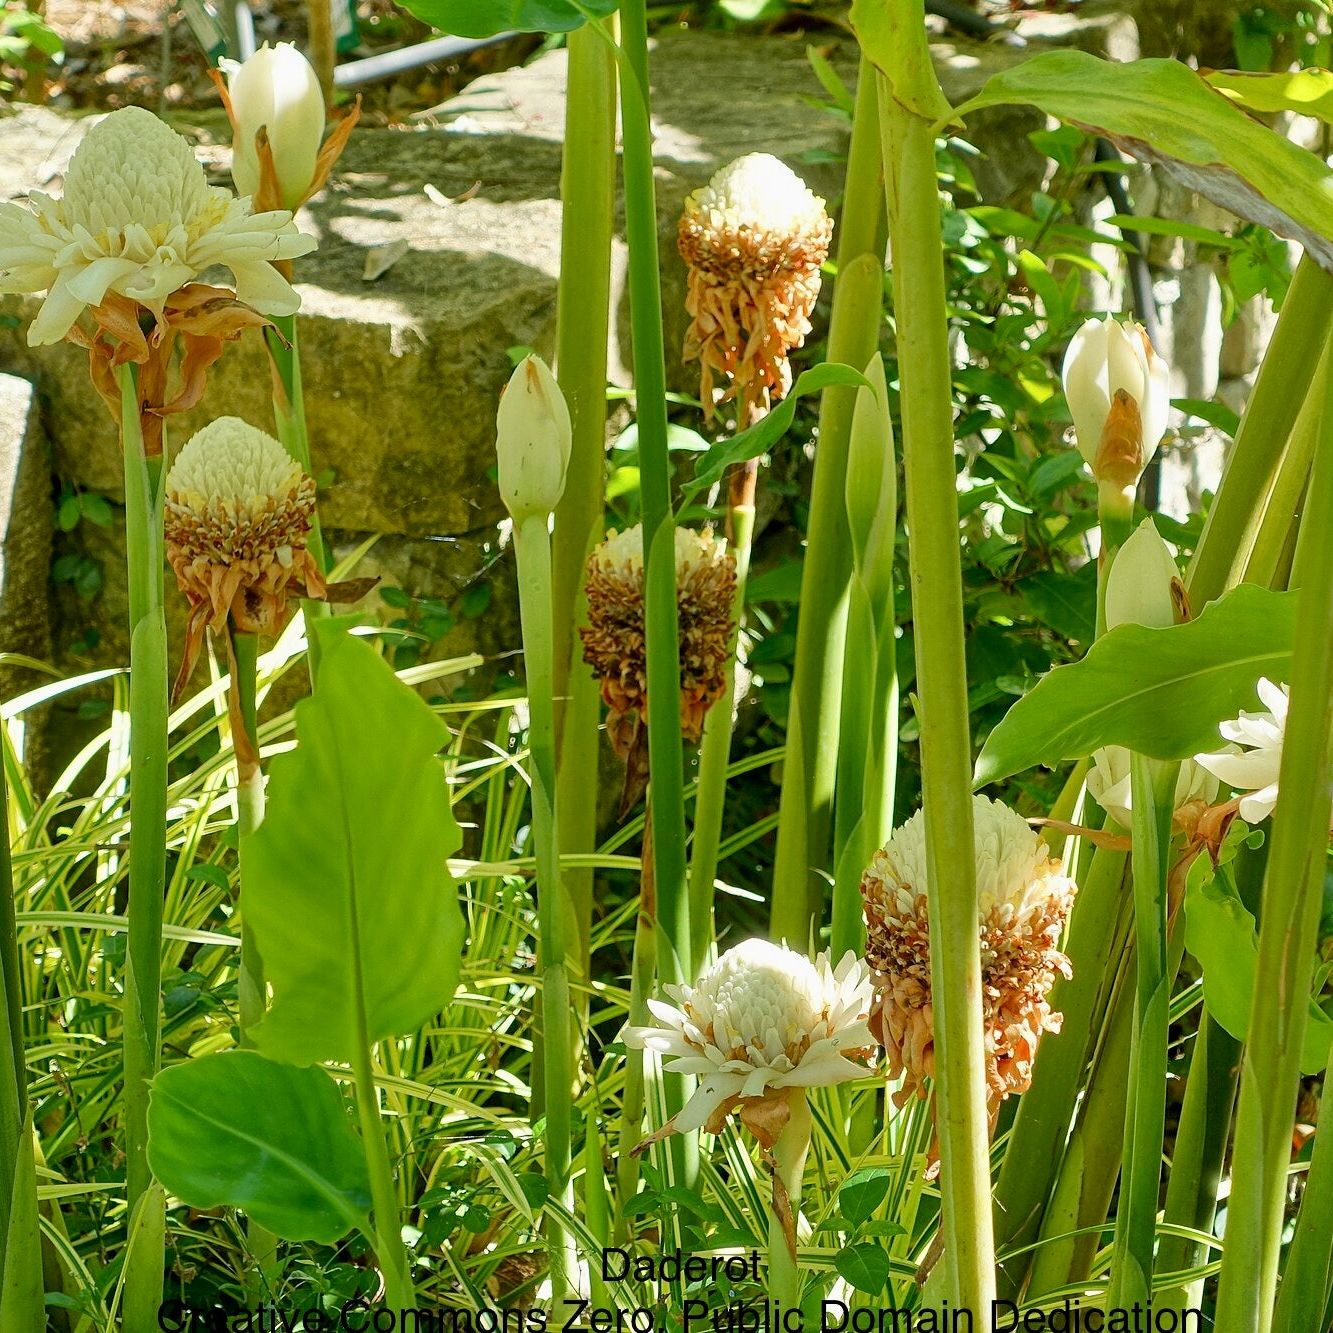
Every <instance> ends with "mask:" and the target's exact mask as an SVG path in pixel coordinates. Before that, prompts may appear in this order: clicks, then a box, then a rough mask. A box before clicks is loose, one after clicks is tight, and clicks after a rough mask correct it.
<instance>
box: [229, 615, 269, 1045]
mask: <svg viewBox="0 0 1333 1333" xmlns="http://www.w3.org/2000/svg"><path fill="white" fill-rule="evenodd" d="M228 633H229V634H230V637H231V664H232V672H233V677H232V683H231V688H232V691H233V699H234V706H233V708H232V714H231V716H232V726H233V728H234V729H237V730H238V731H239V734H237V735H233V737H232V747H233V749H234V750H235V751H236V832H237V835H238V843H239V847H240V863H241V891H242V895H241V949H240V960H239V963H238V965H237V981H236V991H237V1009H238V1012H239V1015H240V1025H241V1044H242V1045H248V1044H249V1032H250V1030H251V1029H252V1028H253V1027H254V1025H255V1024H256V1023H258V1022H259V1020H260V1019H261V1018H263V1016H264V1008H265V986H264V963H263V960H262V959H261V958H260V956H259V949H258V947H257V945H256V944H255V941H254V937H253V936H252V935H251V933H250V929H249V927H248V926H247V924H246V921H245V899H244V890H245V859H246V856H245V853H246V843H247V842H248V841H249V838H250V835H251V834H253V833H254V832H255V830H256V829H257V828H258V827H259V826H260V824H262V823H263V821H264V774H263V772H262V770H261V769H260V765H259V727H258V718H257V715H256V701H255V694H256V679H255V677H256V665H257V662H258V655H259V639H258V637H257V636H256V635H254V634H245V633H241V632H238V631H236V630H234V629H232V628H230V627H229V629H228Z"/></svg>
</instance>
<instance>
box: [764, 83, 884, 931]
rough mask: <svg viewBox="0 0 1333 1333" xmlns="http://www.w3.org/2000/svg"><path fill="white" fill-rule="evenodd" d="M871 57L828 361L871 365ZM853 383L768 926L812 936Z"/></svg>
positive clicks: (800, 685) (829, 763)
mask: <svg viewBox="0 0 1333 1333" xmlns="http://www.w3.org/2000/svg"><path fill="white" fill-rule="evenodd" d="M876 84H877V80H876V78H875V71H874V66H873V65H871V63H870V62H869V60H867V59H865V58H864V57H863V58H862V60H861V64H860V68H859V71H858V74H857V85H856V106H855V111H854V115H853V120H852V139H851V146H850V150H849V153H848V158H847V178H846V186H845V189H844V192H843V205H842V215H841V217H840V218H839V221H838V251H837V259H838V276H837V278H836V280H835V282H834V285H833V309H832V313H831V315H830V319H829V336H828V360H829V361H830V362H840V363H841V364H843V365H849V366H864V365H865V364H866V362H867V361H869V360H870V358H871V356H872V355H873V354H874V351H875V347H876V345H877V343H878V340H879V329H880V324H881V322H882V318H883V301H884V196H883V191H882V188H881V184H880V182H881V178H882V175H883V165H882V157H881V151H880V137H879V112H878V98H877V91H876ZM855 404H856V390H855V389H853V388H851V387H848V386H840V387H837V388H832V389H826V390H825V391H824V395H823V398H822V399H821V400H820V405H819V447H818V449H816V450H815V464H814V476H813V478H812V481H811V489H810V519H809V526H808V530H807V534H806V547H805V562H804V564H803V565H802V568H801V603H800V615H799V616H798V618H797V622H796V659H795V664H794V668H793V674H792V700H791V710H790V721H789V723H788V732H787V753H786V758H785V761H784V763H783V778H782V799H781V807H780V814H779V821H778V843H777V856H776V862H775V865H774V868H773V903H772V909H771V911H772V916H771V924H770V926H769V934H770V935H771V936H772V937H773V938H774V939H784V938H785V939H789V940H791V941H792V942H793V943H794V944H798V945H803V944H804V943H805V942H806V940H807V939H808V938H809V936H810V930H811V925H812V923H813V922H814V920H815V918H816V917H817V916H818V903H819V900H820V895H821V893H822V890H820V889H819V887H818V882H817V880H816V878H815V876H814V874H813V873H812V872H813V870H814V869H816V868H818V867H821V866H823V864H824V861H825V858H826V856H827V855H828V848H829V834H830V830H831V828H832V819H833V791H834V783H835V778H836V765H837V756H838V737H839V730H838V728H839V718H840V713H841V694H842V678H843V649H844V645H845V642H846V626H847V587H848V580H849V578H850V576H851V570H852V553H851V546H850V537H849V535H848V531H847V511H846V506H845V503H844V495H843V493H844V488H845V486H846V479H847V448H848V440H849V438H850V435H851V429H852V411H853V409H854V407H855Z"/></svg>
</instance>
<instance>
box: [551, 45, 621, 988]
mask: <svg viewBox="0 0 1333 1333" xmlns="http://www.w3.org/2000/svg"><path fill="white" fill-rule="evenodd" d="M615 132H616V65H615V53H614V52H613V51H612V50H611V49H610V47H609V46H608V45H607V43H606V42H605V41H603V40H602V38H601V37H600V36H599V34H598V33H596V32H595V31H594V30H593V29H592V28H591V27H588V26H586V25H585V26H584V27H583V28H580V29H578V30H577V31H576V32H572V33H570V34H569V88H568V93H567V96H566V103H565V144H564V160H563V163H562V166H561V175H560V195H561V200H562V212H561V239H560V255H561V260H560V287H559V293H558V296H557V302H556V375H557V378H558V379H559V382H560V389H561V392H562V393H563V394H564V396H565V402H566V403H567V404H568V405H569V415H570V422H571V425H572V427H573V440H572V448H571V452H570V458H569V465H568V467H567V468H566V471H565V490H564V494H563V495H562V496H561V497H560V503H559V504H558V505H557V506H556V511H555V529H554V538H553V541H554V548H553V552H552V581H553V592H552V614H553V620H554V636H555V637H554V644H553V649H552V652H553V657H554V662H553V671H554V689H555V707H556V715H555V724H556V741H557V745H558V747H559V768H558V771H557V775H556V780H557V783H558V792H557V810H558V812H559V819H560V846H561V847H562V848H563V849H564V851H565V854H566V855H569V854H570V853H575V852H591V851H592V850H593V846H594V844H595V842H596V838H597V799H596V791H597V755H598V746H599V736H598V729H597V722H598V717H597V712H598V709H597V701H598V692H597V682H596V681H595V680H594V679H593V677H592V675H591V673H590V672H588V671H586V670H582V669H580V668H579V667H578V666H577V665H576V663H577V662H578V656H579V654H578V638H577V635H576V634H575V630H574V627H575V625H577V624H580V623H582V622H583V620H584V618H585V611H584V607H583V604H582V596H581V589H582V586H583V573H584V565H585V563H586V561H587V558H588V552H589V550H590V549H591V547H592V544H593V543H594V542H595V541H596V540H597V539H598V537H600V535H601V526H602V505H603V491H604V478H605V472H606V342H607V330H608V328H609V325H610V310H611V237H612V232H613V230H614V212H615V184H616V144H615ZM565 889H566V892H567V893H568V894H569V897H570V900H571V902H572V903H573V905H574V916H575V919H576V921H577V923H578V930H579V941H578V951H577V956H576V959H575V960H574V965H575V966H576V967H577V968H578V971H579V974H580V975H581V976H584V977H586V976H587V975H588V967H589V958H588V950H589V940H590V935H591V929H592V891H593V872H592V871H591V870H586V869H567V870H566V871H565Z"/></svg>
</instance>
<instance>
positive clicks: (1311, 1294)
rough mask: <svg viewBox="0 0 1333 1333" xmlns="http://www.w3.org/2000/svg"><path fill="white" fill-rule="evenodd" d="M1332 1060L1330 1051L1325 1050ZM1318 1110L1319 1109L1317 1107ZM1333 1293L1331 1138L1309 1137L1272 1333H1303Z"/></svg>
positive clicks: (1323, 1134) (1332, 1170) (1331, 1135)
mask: <svg viewBox="0 0 1333 1333" xmlns="http://www.w3.org/2000/svg"><path fill="white" fill-rule="evenodd" d="M1330 1062H1333V1052H1330ZM1321 1110H1322V1107H1321ZM1330 1295H1333V1134H1330V1133H1329V1132H1328V1127H1327V1126H1325V1127H1324V1131H1323V1133H1317V1134H1315V1136H1314V1154H1313V1156H1312V1157H1311V1158H1310V1172H1309V1174H1308V1175H1307V1176H1306V1179H1305V1192H1304V1194H1303V1195H1302V1196H1301V1211H1300V1213H1299V1215H1298V1216H1297V1218H1296V1234H1295V1235H1294V1236H1293V1237H1292V1240H1291V1250H1290V1252H1289V1253H1288V1256H1287V1264H1286V1267H1285V1269H1284V1270H1283V1273H1282V1285H1281V1286H1280V1287H1279V1288H1278V1293H1277V1310H1276V1312H1275V1313H1274V1316H1273V1329H1274V1333H1303V1330H1305V1329H1307V1328H1309V1327H1310V1320H1311V1316H1312V1313H1313V1312H1315V1311H1321V1310H1323V1309H1324V1308H1325V1307H1326V1306H1327V1304H1328V1300H1329V1297H1330Z"/></svg>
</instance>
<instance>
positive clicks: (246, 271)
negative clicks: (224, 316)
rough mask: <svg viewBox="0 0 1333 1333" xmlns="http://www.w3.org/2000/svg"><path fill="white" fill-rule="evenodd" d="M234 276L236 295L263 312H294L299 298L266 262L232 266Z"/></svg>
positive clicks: (272, 313) (280, 275) (291, 313)
mask: <svg viewBox="0 0 1333 1333" xmlns="http://www.w3.org/2000/svg"><path fill="white" fill-rule="evenodd" d="M231 271H232V273H233V274H234V275H235V278H236V298H237V300H239V301H243V302H244V303H245V304H246V305H248V306H250V307H251V308H252V309H254V310H258V311H259V312H260V314H263V315H294V314H295V313H296V312H297V311H298V310H299V309H300V308H301V298H300V297H299V296H298V295H297V294H296V289H295V288H294V287H293V286H292V285H291V283H289V282H288V281H287V279H286V278H284V277H283V276H282V274H281V273H279V272H278V270H277V269H275V268H274V267H273V265H272V264H268V263H263V262H260V263H253V264H239V263H234V264H232V265H231Z"/></svg>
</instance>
